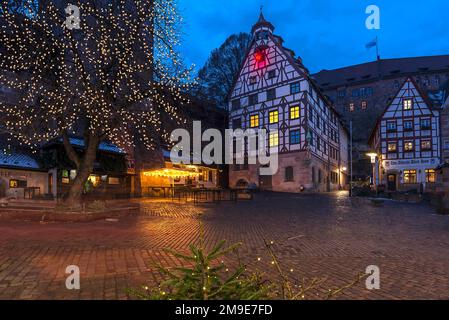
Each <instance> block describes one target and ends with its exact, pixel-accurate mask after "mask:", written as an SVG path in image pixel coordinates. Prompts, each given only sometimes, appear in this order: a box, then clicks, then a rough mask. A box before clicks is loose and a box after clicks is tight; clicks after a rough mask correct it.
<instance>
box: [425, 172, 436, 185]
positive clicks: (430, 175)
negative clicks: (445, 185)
mask: <svg viewBox="0 0 449 320" xmlns="http://www.w3.org/2000/svg"><path fill="white" fill-rule="evenodd" d="M426 182H427V183H435V182H437V174H436V172H435V170H434V169H427V170H426Z"/></svg>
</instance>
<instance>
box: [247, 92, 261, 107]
mask: <svg viewBox="0 0 449 320" xmlns="http://www.w3.org/2000/svg"><path fill="white" fill-rule="evenodd" d="M258 102H259V96H258V95H257V93H256V94H252V95H250V96H249V98H248V103H249V105H250V106H253V105H255V104H257V103H258Z"/></svg>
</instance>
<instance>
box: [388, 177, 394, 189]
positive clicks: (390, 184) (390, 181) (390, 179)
mask: <svg viewBox="0 0 449 320" xmlns="http://www.w3.org/2000/svg"><path fill="white" fill-rule="evenodd" d="M388 191H396V175H395V174H389V175H388Z"/></svg>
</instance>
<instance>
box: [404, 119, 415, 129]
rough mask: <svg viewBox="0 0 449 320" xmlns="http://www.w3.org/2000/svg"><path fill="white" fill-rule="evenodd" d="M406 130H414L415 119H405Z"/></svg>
mask: <svg viewBox="0 0 449 320" xmlns="http://www.w3.org/2000/svg"><path fill="white" fill-rule="evenodd" d="M404 130H405V131H412V130H413V121H410V120H408V121H404Z"/></svg>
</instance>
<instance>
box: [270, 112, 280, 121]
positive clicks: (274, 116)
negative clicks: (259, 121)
mask: <svg viewBox="0 0 449 320" xmlns="http://www.w3.org/2000/svg"><path fill="white" fill-rule="evenodd" d="M269 118H270V119H269V120H270V124H271V123H278V122H279V112H278V111H277V110H276V111H271V112H270V113H269Z"/></svg>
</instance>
